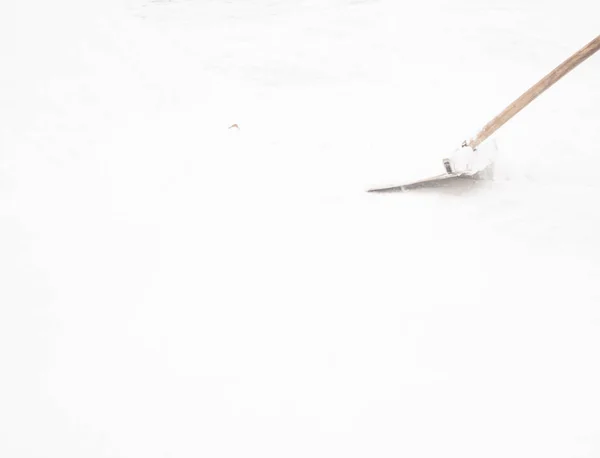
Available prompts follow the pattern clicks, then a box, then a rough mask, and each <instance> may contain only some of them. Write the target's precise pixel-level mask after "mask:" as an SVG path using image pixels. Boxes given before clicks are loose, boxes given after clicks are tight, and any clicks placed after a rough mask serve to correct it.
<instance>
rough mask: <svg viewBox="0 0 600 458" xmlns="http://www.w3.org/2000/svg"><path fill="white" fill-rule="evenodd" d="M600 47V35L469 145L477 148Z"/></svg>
mask: <svg viewBox="0 0 600 458" xmlns="http://www.w3.org/2000/svg"><path fill="white" fill-rule="evenodd" d="M599 49H600V35H599V36H597V37H596V38H594V39H593V40H592V41H590V42H589V43H588V44H587V45H585V46H584V47H583V48H581V49H580V50H579V51H577V52H576V53H575V54H573V55H572V56H571V57H569V58H568V59H567V60H565V61H564V62H563V63H562V64H560V65H559V66H558V67H556V68H555V69H554V70H552V71H551V72H550V73H548V74H547V75H546V76H544V77H543V78H542V79H541V80H540V81H538V82H537V83H536V84H534V85H533V86H532V87H531V88H530V89H529V90H528V91H527V92H525V93H524V94H523V95H522V96H521V97H519V98H518V99H517V100H515V101H514V102H513V103H511V104H510V105H509V106H507V107H506V108H505V109H504V111H503V112H502V113H500V114H499V115H498V116H496V117H495V118H494V119H492V120H491V121H490V122H488V123H487V124H486V125H485V127H484V128H483V129H481V130H480V131H479V132H478V133H477V135H476V136H475V137H473V138H472V139H471V140H470V141H469V143H468V145H469V146H470V147H471V148H473V149H475V148H477V146H479V144H481V143H482V142H483V141H484V140H485V139H487V138H488V137H489V136H490V135H492V134H493V133H494V132H496V131H497V130H498V129H499V128H500V127H502V126H503V125H504V124H505V123H506V122H507V121H509V120H510V119H511V118H512V117H513V116H514V115H516V114H517V113H518V112H519V111H521V110H522V109H523V108H525V107H526V106H527V105H529V104H530V103H531V102H532V101H533V100H535V99H536V98H537V97H538V96H539V95H540V94H542V93H543V92H544V91H545V90H546V89H548V88H549V87H550V86H552V85H553V84H554V83H556V82H557V81H558V80H559V79H561V78H562V77H563V76H565V75H566V74H567V73H569V72H570V71H571V70H573V69H574V68H575V67H577V66H578V65H579V64H580V63H582V62H583V61H584V60H586V59H587V58H588V57H590V56H591V55H592V54H594V53H595V52H596V51H598V50H599Z"/></svg>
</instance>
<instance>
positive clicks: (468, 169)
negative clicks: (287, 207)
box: [368, 35, 600, 192]
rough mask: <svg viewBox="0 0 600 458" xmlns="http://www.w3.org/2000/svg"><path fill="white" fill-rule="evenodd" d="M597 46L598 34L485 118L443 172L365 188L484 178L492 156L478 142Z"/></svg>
mask: <svg viewBox="0 0 600 458" xmlns="http://www.w3.org/2000/svg"><path fill="white" fill-rule="evenodd" d="M599 49H600V35H599V36H597V37H596V38H594V39H593V40H592V41H591V42H589V43H588V44H587V45H585V46H584V47H583V48H581V49H580V50H579V51H577V52H576V53H575V54H573V55H572V56H571V57H569V58H568V59H567V60H565V61H564V62H563V63H562V64H560V65H559V66H558V67H556V68H555V69H554V70H552V71H551V72H550V73H548V74H547V75H546V76H544V77H543V78H542V79H541V80H540V81H538V82H537V83H536V84H534V85H533V86H532V87H531V88H530V89H529V90H527V91H526V92H525V93H523V94H522V95H521V96H520V97H519V98H518V99H516V100H515V101H514V102H513V103H511V104H510V105H509V106H507V107H506V108H505V109H504V110H503V111H502V112H501V113H500V114H499V115H498V116H496V117H495V118H494V119H492V120H491V121H490V122H488V123H487V124H486V125H485V126H484V127H483V129H481V130H480V131H479V132H478V133H477V135H475V136H474V137H473V138H471V139H470V140H469V141H465V142H464V143H463V144H462V146H461V147H460V148H459V149H457V150H456V151H454V153H453V154H452V155H451V156H450V157H448V158H445V159H443V161H442V162H443V165H444V172H443V173H442V174H440V175H435V176H432V177H430V178H426V179H423V180H418V181H413V182H409V183H404V184H400V185H393V186H386V187H380V188H374V189H369V190H368V192H385V191H406V190H409V189H414V188H423V187H436V186H441V185H443V184H445V182H446V180H449V179H461V178H462V179H464V178H469V179H472V180H476V179H482V178H485V177H486V176H487V175H489V174H490V173H491V169H492V167H493V158H492V155H491V154H490V153H485V152H483V151H481V150H479V149H478V147H479V145H481V143H483V142H484V141H485V140H486V139H487V138H488V137H489V136H490V135H492V134H493V133H494V132H496V131H497V130H498V129H499V128H500V127H502V126H503V125H504V124H506V123H507V122H508V121H509V120H510V119H511V118H512V117H513V116H515V115H516V114H517V113H518V112H519V111H521V110H522V109H523V108H525V107H526V106H527V105H529V104H530V103H531V102H532V101H533V100H535V99H536V98H537V97H538V96H539V95H540V94H542V93H543V92H544V91H546V90H547V89H548V88H549V87H550V86H552V85H553V84H554V83H556V82H557V81H558V80H560V79H561V78H562V77H563V76H565V75H566V74H567V73H569V72H570V71H571V70H573V69H574V68H575V67H577V66H578V65H579V64H580V63H582V62H583V61H584V60H586V59H587V58H588V57H590V56H592V55H593V54H594V53H595V52H596V51H598V50H599Z"/></svg>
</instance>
